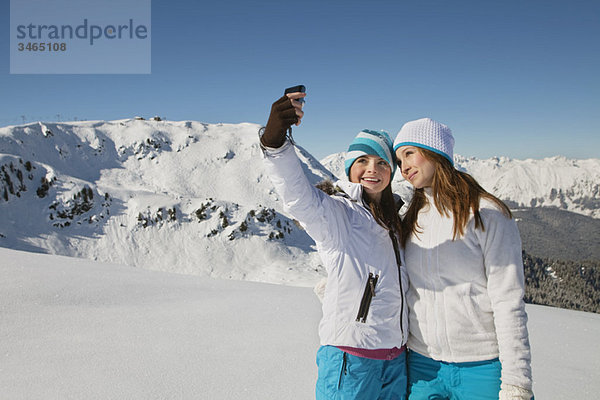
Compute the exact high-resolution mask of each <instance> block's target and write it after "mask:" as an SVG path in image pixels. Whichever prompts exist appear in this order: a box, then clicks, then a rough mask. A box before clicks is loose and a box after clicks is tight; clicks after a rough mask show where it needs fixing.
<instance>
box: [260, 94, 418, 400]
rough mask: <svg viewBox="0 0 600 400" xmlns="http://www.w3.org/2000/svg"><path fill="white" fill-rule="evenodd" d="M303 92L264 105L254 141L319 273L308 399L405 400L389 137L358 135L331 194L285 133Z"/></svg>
mask: <svg viewBox="0 0 600 400" xmlns="http://www.w3.org/2000/svg"><path fill="white" fill-rule="evenodd" d="M303 97H304V94H302V93H293V94H288V95H287V96H283V97H282V98H280V99H279V100H277V101H276V102H275V103H273V106H272V108H271V114H270V116H269V121H268V123H267V126H266V127H265V128H264V133H263V134H262V136H261V146H262V148H263V153H264V156H265V162H266V165H267V168H268V172H269V175H270V177H271V180H272V182H273V184H274V185H275V188H276V190H277V192H278V193H279V194H280V196H281V197H282V200H283V203H284V207H285V209H286V210H287V211H288V212H289V213H290V214H291V215H292V216H293V217H294V218H296V219H297V220H298V221H299V222H300V223H301V224H302V226H303V227H304V228H305V229H306V232H307V233H308V234H309V235H310V236H311V237H312V238H313V239H314V240H315V242H316V245H317V249H318V252H319V255H320V256H321V259H322V261H323V264H324V265H325V268H326V270H327V285H326V289H325V294H324V297H323V307H322V308H323V317H322V319H321V322H320V324H319V337H320V342H321V347H320V348H319V350H318V352H317V365H318V378H317V384H316V398H317V399H318V400H326V399H327V400H329V399H369V400H376V399H380V400H387V399H390V400H391V399H406V385H407V378H406V352H405V343H406V339H407V337H408V325H407V323H408V320H407V319H408V315H407V311H406V307H405V305H404V296H405V292H406V289H407V287H408V282H407V278H406V271H405V268H404V266H403V265H402V264H403V263H402V262H401V258H402V254H401V252H400V246H399V241H398V240H399V237H400V231H401V223H400V219H399V217H398V207H397V206H398V204H397V202H396V201H395V198H394V195H393V194H392V191H391V184H390V183H391V180H392V176H393V173H394V170H395V162H394V159H393V150H392V141H391V139H390V137H389V136H388V134H387V133H386V132H383V131H371V130H363V131H361V132H360V133H359V134H358V136H356V138H355V139H354V140H353V141H352V143H351V144H350V146H349V148H348V153H347V156H346V163H345V167H346V174H347V176H348V178H349V182H347V181H339V182H337V186H338V187H339V188H341V192H340V193H338V194H335V195H331V196H330V195H328V194H326V193H324V192H323V191H321V190H319V189H317V188H315V187H314V186H313V185H311V184H310V182H309V181H308V179H307V178H306V176H305V174H304V172H303V169H302V166H301V164H300V162H299V160H298V157H297V156H296V151H295V147H294V144H293V143H292V142H291V140H290V139H289V138H287V137H286V133H287V131H288V129H289V128H290V127H291V125H293V124H296V125H299V124H300V120H301V118H302V116H303V115H304V114H303V112H302V104H301V102H299V101H297V100H298V99H301V98H303Z"/></svg>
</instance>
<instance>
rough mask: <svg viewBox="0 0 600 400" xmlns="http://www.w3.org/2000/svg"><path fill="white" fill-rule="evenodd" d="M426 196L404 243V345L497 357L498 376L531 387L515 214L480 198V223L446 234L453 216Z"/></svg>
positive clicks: (435, 354) (447, 355)
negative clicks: (414, 228)
mask: <svg viewBox="0 0 600 400" xmlns="http://www.w3.org/2000/svg"><path fill="white" fill-rule="evenodd" d="M425 194H426V196H427V200H428V202H429V204H428V205H426V206H425V207H424V208H423V209H422V210H421V211H420V212H419V216H418V224H419V227H420V231H421V232H422V233H419V234H418V235H416V236H415V235H412V236H411V238H410V239H409V241H408V242H407V245H406V249H405V258H406V265H407V269H408V276H409V279H410V287H409V291H408V296H407V302H408V308H409V310H410V312H409V314H410V317H409V320H410V322H409V323H410V336H409V339H408V347H409V348H410V349H411V350H414V351H416V352H418V353H420V354H422V355H425V356H427V357H430V358H433V359H435V360H440V361H447V362H469V361H483V360H490V359H494V358H496V357H499V358H500V362H501V364H502V382H503V383H505V384H511V385H515V386H519V387H522V388H525V389H531V367H530V361H531V356H530V349H529V339H528V333H527V326H526V324H527V314H526V313H525V303H524V301H523V295H524V293H525V283H524V277H523V261H522V254H521V238H520V235H519V231H518V229H517V224H516V223H515V221H514V220H511V219H509V218H507V217H506V216H505V215H504V214H503V213H502V212H501V211H500V210H499V209H498V208H497V206H496V205H495V204H494V203H493V202H491V201H488V200H485V199H482V200H481V202H480V214H481V218H482V220H483V225H484V228H485V230H484V231H482V230H481V229H475V221H474V219H473V218H471V220H470V221H469V223H468V224H467V226H466V229H465V235H464V236H463V237H460V238H458V239H456V240H452V227H453V219H452V216H450V217H447V216H444V215H442V214H440V213H439V211H438V210H437V208H436V207H435V206H434V205H433V204H434V203H433V198H432V196H431V190H430V188H426V189H425Z"/></svg>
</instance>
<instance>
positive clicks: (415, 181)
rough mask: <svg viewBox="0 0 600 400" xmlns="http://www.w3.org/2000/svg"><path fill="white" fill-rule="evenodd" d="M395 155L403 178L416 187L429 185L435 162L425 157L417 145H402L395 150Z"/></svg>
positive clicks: (431, 180)
mask: <svg viewBox="0 0 600 400" xmlns="http://www.w3.org/2000/svg"><path fill="white" fill-rule="evenodd" d="M396 157H397V158H398V160H399V161H400V165H399V166H400V172H401V173H402V176H403V177H404V179H406V180H407V181H409V182H410V183H411V184H412V185H413V186H414V187H415V188H417V189H421V188H425V187H430V186H431V184H432V182H433V175H434V174H435V164H434V163H433V161H431V160H429V159H427V158H425V156H423V153H421V151H420V150H419V148H418V147H414V146H402V147H400V148H398V150H396Z"/></svg>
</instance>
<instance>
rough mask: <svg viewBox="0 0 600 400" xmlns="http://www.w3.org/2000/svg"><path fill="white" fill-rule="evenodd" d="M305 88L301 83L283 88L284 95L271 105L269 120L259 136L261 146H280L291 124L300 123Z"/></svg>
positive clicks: (302, 114)
mask: <svg viewBox="0 0 600 400" xmlns="http://www.w3.org/2000/svg"><path fill="white" fill-rule="evenodd" d="M305 91H306V89H305V87H304V86H303V85H298V86H294V87H291V88H287V89H285V92H284V95H283V96H282V97H281V98H279V100H277V101H276V102H275V103H273V105H272V106H271V114H270V115H269V121H268V122H267V126H266V127H265V130H264V133H263V135H262V136H261V138H260V141H261V143H262V144H263V146H267V147H273V148H277V147H281V146H282V145H283V143H284V142H285V137H286V135H287V133H288V130H290V129H291V127H292V125H294V124H295V125H296V126H298V125H300V121H301V120H302V117H303V116H304V112H303V111H302V106H303V104H304V97H305V96H306V93H305Z"/></svg>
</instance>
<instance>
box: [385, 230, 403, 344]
mask: <svg viewBox="0 0 600 400" xmlns="http://www.w3.org/2000/svg"><path fill="white" fill-rule="evenodd" d="M388 233H389V235H390V238H391V239H392V246H394V255H395V256H396V265H397V266H398V282H399V283H400V299H401V300H402V304H400V332H402V336H404V327H403V326H402V325H404V324H403V322H402V320H403V317H402V316H403V315H404V301H405V300H404V290H403V288H402V270H401V269H402V261H400V249H399V248H398V242H397V241H396V235H394V233H393V232H392V231H388Z"/></svg>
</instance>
